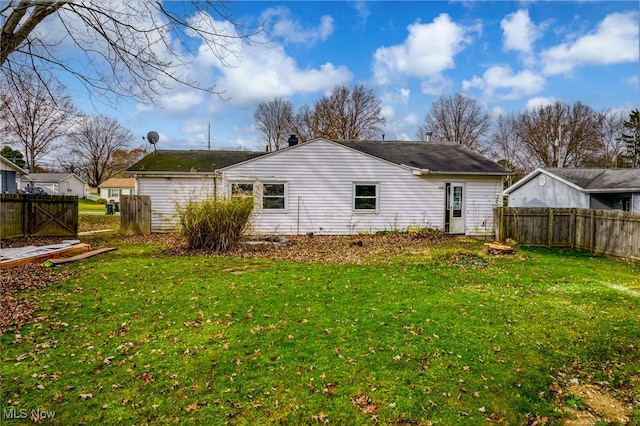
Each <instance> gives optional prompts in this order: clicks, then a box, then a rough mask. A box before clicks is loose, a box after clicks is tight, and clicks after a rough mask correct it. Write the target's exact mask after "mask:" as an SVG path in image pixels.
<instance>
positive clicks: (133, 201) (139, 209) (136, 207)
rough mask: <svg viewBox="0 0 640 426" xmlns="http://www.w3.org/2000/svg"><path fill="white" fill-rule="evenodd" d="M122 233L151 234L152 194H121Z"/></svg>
mask: <svg viewBox="0 0 640 426" xmlns="http://www.w3.org/2000/svg"><path fill="white" fill-rule="evenodd" d="M120 233H122V234H124V235H146V234H151V197H150V196H148V195H121V196H120Z"/></svg>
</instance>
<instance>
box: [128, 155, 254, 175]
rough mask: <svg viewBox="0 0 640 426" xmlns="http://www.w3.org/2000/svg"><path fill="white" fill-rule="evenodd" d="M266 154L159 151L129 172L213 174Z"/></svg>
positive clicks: (141, 161) (130, 168)
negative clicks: (218, 170)
mask: <svg viewBox="0 0 640 426" xmlns="http://www.w3.org/2000/svg"><path fill="white" fill-rule="evenodd" d="M264 154H266V152H253V151H202V150H193V151H183V150H158V151H157V152H154V153H152V154H149V155H147V156H146V157H144V158H143V159H142V160H140V161H138V162H137V163H136V164H134V165H133V166H131V167H129V169H127V171H128V172H151V171H162V172H200V173H211V172H213V171H215V170H217V169H221V168H223V167H227V166H231V165H233V164H237V163H240V162H242V161H246V160H250V159H252V158H255V157H259V156H261V155H264Z"/></svg>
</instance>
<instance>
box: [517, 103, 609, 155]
mask: <svg viewBox="0 0 640 426" xmlns="http://www.w3.org/2000/svg"><path fill="white" fill-rule="evenodd" d="M600 121H601V115H600V114H598V113H597V112H595V111H594V110H593V109H592V108H590V107H588V106H586V105H584V104H582V103H580V102H576V103H575V104H573V105H569V104H567V103H564V102H561V101H556V102H555V103H553V104H551V105H545V106H540V107H538V108H535V109H533V110H529V111H525V112H523V113H522V114H520V118H519V120H518V129H517V136H518V138H519V139H520V140H521V142H522V146H523V149H524V150H525V151H526V153H527V155H528V156H529V158H530V159H531V161H532V163H533V166H536V167H584V166H585V165H588V163H589V161H590V159H592V158H594V156H595V155H596V153H597V151H598V144H599V140H600V135H599V128H600Z"/></svg>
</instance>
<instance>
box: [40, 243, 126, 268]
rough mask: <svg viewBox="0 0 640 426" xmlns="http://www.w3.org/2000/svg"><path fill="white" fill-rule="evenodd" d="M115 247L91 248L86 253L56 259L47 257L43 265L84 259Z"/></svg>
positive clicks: (47, 265) (48, 265)
mask: <svg viewBox="0 0 640 426" xmlns="http://www.w3.org/2000/svg"><path fill="white" fill-rule="evenodd" d="M116 249H117V248H116V247H109V248H101V249H97V250H91V251H88V252H86V253H82V254H79V255H77V256H72V257H61V258H57V259H48V260H46V261H45V262H44V266H46V267H50V266H53V265H62V264H64V263H69V262H75V261H77V260H82V259H86V258H88V257H91V256H95V255H96V254H100V253H106V252H108V251H112V250H116Z"/></svg>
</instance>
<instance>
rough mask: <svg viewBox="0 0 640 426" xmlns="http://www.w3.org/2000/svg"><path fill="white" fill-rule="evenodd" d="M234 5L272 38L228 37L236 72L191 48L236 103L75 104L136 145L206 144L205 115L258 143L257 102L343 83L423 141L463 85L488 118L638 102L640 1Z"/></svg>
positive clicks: (196, 72)
mask: <svg viewBox="0 0 640 426" xmlns="http://www.w3.org/2000/svg"><path fill="white" fill-rule="evenodd" d="M165 3H166V2H165ZM231 9H232V11H233V14H234V15H235V16H236V17H237V18H238V19H239V20H240V21H242V22H244V23H247V24H249V25H256V24H257V23H258V22H260V21H263V20H269V21H270V22H272V24H273V27H272V28H271V38H270V39H269V40H267V39H264V40H262V41H263V42H264V43H259V44H256V45H253V46H243V45H240V44H238V45H236V46H233V48H234V49H235V50H236V51H237V52H238V53H239V57H238V58H232V59H231V62H232V64H231V65H233V66H232V67H230V68H225V67H222V66H220V65H219V64H217V63H216V62H215V61H214V60H212V56H211V53H210V52H207V51H206V49H201V50H200V51H198V52H197V54H196V55H194V56H191V57H190V58H189V59H190V61H191V63H192V68H191V72H192V73H193V76H194V77H195V78H197V79H198V80H199V81H200V82H201V83H202V84H203V85H210V84H215V85H216V88H217V89H220V90H224V91H225V93H224V96H225V98H227V100H221V99H219V98H218V97H216V96H214V95H209V94H206V93H203V92H199V91H196V90H193V89H189V88H186V87H175V88H173V89H171V90H169V91H167V92H166V94H165V96H164V97H163V98H162V102H161V105H143V104H135V103H133V102H121V103H120V104H119V107H118V110H114V109H111V108H109V107H108V106H105V105H102V104H100V103H97V104H94V106H95V108H97V110H93V109H91V108H93V107H92V106H91V103H89V102H88V101H87V95H86V94H83V93H82V92H81V91H77V92H75V93H74V100H75V101H76V103H77V104H78V105H80V106H81V107H82V108H84V109H85V110H86V112H89V113H95V112H100V113H103V114H106V115H109V116H112V117H115V118H118V119H119V120H120V121H121V122H122V123H123V124H124V125H125V126H127V127H129V128H130V129H131V130H132V131H133V133H134V134H135V135H136V138H137V141H136V144H137V143H140V144H142V143H143V141H142V136H143V135H146V133H147V132H148V131H150V130H155V131H157V132H158V133H159V134H160V142H159V144H158V148H162V149H206V148H207V140H208V126H209V124H210V125H211V133H210V134H211V148H212V149H248V150H256V149H259V145H258V142H257V137H258V134H257V132H256V131H255V129H254V120H253V112H254V111H255V108H256V105H257V104H258V103H259V102H267V101H270V100H273V99H274V97H276V96H279V97H282V98H285V99H288V100H291V101H292V102H293V104H294V106H295V108H296V109H297V108H298V107H300V106H301V105H303V104H309V105H311V104H312V103H313V102H314V101H315V100H316V99H318V98H320V97H322V96H323V95H325V94H326V93H328V92H329V91H330V90H331V89H332V88H333V87H334V86H335V85H338V84H344V85H349V86H353V85H355V84H364V85H365V86H367V87H369V88H371V89H373V91H374V93H375V94H376V95H377V96H378V97H379V98H380V99H381V100H382V108H383V114H384V116H385V118H386V119H387V125H386V128H385V129H384V133H385V134H386V139H387V140H389V139H398V140H411V139H415V134H416V130H417V128H418V126H419V125H421V124H422V122H423V120H424V115H425V114H426V113H427V111H428V110H429V108H430V107H431V104H432V103H433V102H434V101H436V100H437V99H438V98H439V97H440V96H452V95H454V94H455V93H462V94H464V95H467V96H470V97H473V98H475V99H476V100H477V101H478V102H479V103H480V105H482V107H483V108H485V109H486V111H487V112H488V113H490V114H492V115H495V114H499V113H501V112H520V111H523V110H524V109H526V108H530V107H535V106H538V105H542V104H545V103H549V102H553V101H555V100H561V101H565V102H568V103H574V102H576V101H581V102H583V103H584V104H587V105H589V106H591V107H593V108H595V109H596V110H605V109H616V110H617V109H625V110H630V109H632V108H638V107H640V65H639V64H640V59H639V55H640V44H639V33H640V30H639V28H640V27H639V24H638V9H639V3H638V2H637V1H602V2H598V1H577V2H557V1H543V2H539V1H496V2H481V1H454V2H440V1H406V2H397V1H393V2H390V1H348V2H340V1H322V2H318V1H294V2H272V1H237V2H234V3H232V5H231ZM229 31H230V30H229ZM195 42H197V40H196V41H195ZM71 89H72V90H73V86H71Z"/></svg>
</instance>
